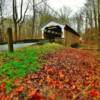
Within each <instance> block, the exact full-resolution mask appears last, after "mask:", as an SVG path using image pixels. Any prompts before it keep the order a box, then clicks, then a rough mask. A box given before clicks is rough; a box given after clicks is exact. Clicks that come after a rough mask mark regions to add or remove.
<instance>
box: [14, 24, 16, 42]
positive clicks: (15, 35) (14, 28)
mask: <svg viewBox="0 0 100 100" xmlns="http://www.w3.org/2000/svg"><path fill="white" fill-rule="evenodd" d="M14 29H15V30H14V38H15V41H17V23H16V22H15V24H14Z"/></svg>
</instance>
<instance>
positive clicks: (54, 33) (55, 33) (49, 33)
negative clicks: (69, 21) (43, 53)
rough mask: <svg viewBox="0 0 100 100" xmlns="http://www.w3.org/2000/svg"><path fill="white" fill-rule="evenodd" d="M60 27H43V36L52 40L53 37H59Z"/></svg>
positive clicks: (60, 34) (60, 33)
mask: <svg viewBox="0 0 100 100" xmlns="http://www.w3.org/2000/svg"><path fill="white" fill-rule="evenodd" d="M61 36H62V29H61V27H60V26H58V25H57V26H49V27H46V28H45V29H44V38H45V39H49V40H50V41H52V40H53V41H54V40H55V38H61Z"/></svg>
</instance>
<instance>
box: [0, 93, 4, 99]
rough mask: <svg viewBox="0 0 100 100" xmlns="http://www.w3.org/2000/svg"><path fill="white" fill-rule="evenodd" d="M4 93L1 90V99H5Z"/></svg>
mask: <svg viewBox="0 0 100 100" xmlns="http://www.w3.org/2000/svg"><path fill="white" fill-rule="evenodd" d="M4 94H5V93H4V92H1V93H0V100H3V99H4Z"/></svg>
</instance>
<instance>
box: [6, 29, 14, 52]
mask: <svg viewBox="0 0 100 100" xmlns="http://www.w3.org/2000/svg"><path fill="white" fill-rule="evenodd" d="M7 35H8V50H9V51H10V52H13V36H12V28H8V29H7Z"/></svg>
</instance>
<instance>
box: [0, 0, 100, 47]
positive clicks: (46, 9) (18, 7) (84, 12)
mask: <svg viewBox="0 0 100 100" xmlns="http://www.w3.org/2000/svg"><path fill="white" fill-rule="evenodd" d="M49 21H56V22H58V23H61V24H64V25H65V24H68V25H70V26H72V27H73V28H74V29H76V31H77V32H78V33H81V35H82V36H83V38H84V39H86V40H95V41H96V42H97V43H98V47H100V44H99V41H100V0H86V3H85V5H84V7H82V8H80V10H79V11H78V12H76V13H75V14H73V15H72V10H71V9H70V8H68V7H65V6H64V7H62V8H60V9H59V10H58V11H55V10H54V9H53V8H52V7H51V6H50V5H49V4H48V0H0V40H2V41H6V29H7V27H12V28H13V37H14V41H17V40H22V39H27V38H31V39H39V38H41V28H42V27H43V26H44V25H45V24H47V23H48V22H49ZM82 33H84V34H82Z"/></svg>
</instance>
